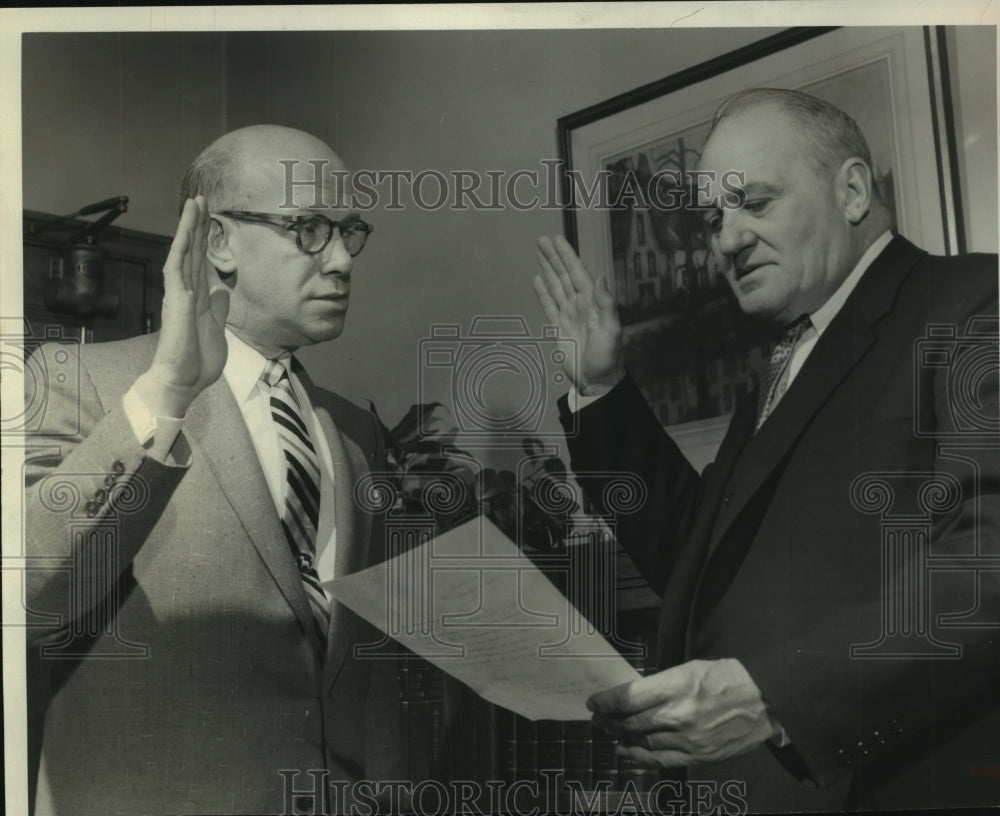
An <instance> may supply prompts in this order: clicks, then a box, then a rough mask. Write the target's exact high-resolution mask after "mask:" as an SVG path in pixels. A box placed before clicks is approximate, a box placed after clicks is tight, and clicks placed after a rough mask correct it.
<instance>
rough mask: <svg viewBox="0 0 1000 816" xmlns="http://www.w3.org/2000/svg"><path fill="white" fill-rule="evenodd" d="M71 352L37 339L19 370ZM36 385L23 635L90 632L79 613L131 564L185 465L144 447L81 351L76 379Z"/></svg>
mask: <svg viewBox="0 0 1000 816" xmlns="http://www.w3.org/2000/svg"><path fill="white" fill-rule="evenodd" d="M78 351H79V349H78V348H77V347H72V346H60V345H46V346H42V347H41V348H39V349H38V350H37V351H36V352H35V355H34V358H33V359H32V360H29V361H28V364H27V365H26V369H30V370H33V371H39V372H45V373H52V372H59V371H61V370H62V369H63V368H64V367H63V366H61V365H60V364H58V363H57V362H56V357H55V355H60V359H65V357H63V355H65V354H76V353H78ZM41 387H42V388H44V392H43V393H42V394H34V395H32V396H33V398H34V399H35V400H36V402H35V403H34V404H36V405H38V406H40V408H39V410H40V411H41V414H42V415H41V418H40V420H39V421H38V422H37V424H36V425H35V426H34V427H33V428H32V431H31V433H30V435H29V438H28V440H27V449H26V453H25V473H24V480H25V487H26V495H25V504H24V508H25V512H24V519H25V521H24V524H25V555H26V556H27V559H28V566H27V568H26V570H25V594H26V606H27V613H28V624H29V626H28V638H29V642H30V641H33V640H35V639H37V638H39V637H42V636H46V635H53V634H56V633H58V632H60V631H62V630H65V629H66V628H67V627H72V626H83V627H84V629H83V630H84V631H88V629H87V627H86V624H85V622H84V621H83V620H81V619H83V618H86V617H87V616H88V615H91V614H93V612H94V609H95V607H97V606H98V605H99V604H100V603H101V602H102V601H103V600H104V599H106V598H107V596H108V594H109V592H110V591H111V590H112V588H113V587H114V584H115V582H116V581H117V580H118V579H119V578H120V577H121V575H122V574H123V573H124V572H125V571H126V570H128V569H129V566H130V564H131V562H132V560H133V558H134V557H135V555H136V553H137V552H138V551H139V549H140V548H141V547H142V545H143V543H144V541H145V539H146V537H147V535H148V534H149V531H150V530H151V529H152V527H153V526H154V525H155V524H156V521H157V519H158V518H159V517H160V514H161V513H162V512H163V508H164V507H165V506H166V503H167V502H168V501H169V499H170V496H171V494H172V493H173V491H174V489H175V488H176V486H177V485H178V484H179V483H180V480H181V478H182V477H183V475H184V473H185V472H186V468H185V467H180V466H171V465H168V464H163V463H161V462H157V461H156V460H155V459H152V458H150V457H149V456H147V455H146V451H145V450H144V448H143V447H142V446H141V445H140V444H139V441H138V440H137V439H136V438H135V434H134V433H133V431H132V428H131V426H130V424H129V422H128V419H127V417H126V416H125V412H124V410H123V408H122V404H121V403H122V399H121V398H122V394H121V393H114V394H106V395H101V394H99V393H98V388H97V387H96V385H95V383H94V380H93V378H92V376H91V372H90V370H89V368H88V355H86V354H84V355H82V356H81V357H80V359H79V377H78V378H76V377H65V376H62V377H60V376H51V377H47V378H46V379H45V380H44V382H43V383H42V386H41ZM27 401H28V400H27V399H26V402H27ZM34 614H37V615H40V616H41V618H34V617H33V615H34Z"/></svg>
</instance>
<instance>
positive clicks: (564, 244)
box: [552, 235, 594, 294]
mask: <svg viewBox="0 0 1000 816" xmlns="http://www.w3.org/2000/svg"><path fill="white" fill-rule="evenodd" d="M552 245H553V247H554V248H555V251H556V255H557V257H558V258H559V266H561V267H562V269H563V270H564V271H565V273H566V277H567V279H569V281H570V283H571V285H572V287H573V290H575V291H577V292H580V293H583V294H586V293H589V292H592V291H593V290H594V276H593V275H591V274H590V270H588V269H587V267H585V266H584V265H583V262H582V261H581V260H580V258H579V256H578V255H577V254H576V252H575V251H574V250H573V247H572V245H571V244H570V242H569V241H567V240H566V239H565V238H563V236H561V235H557V236H556V237H555V240H554V241H553V242H552ZM557 268H558V267H557Z"/></svg>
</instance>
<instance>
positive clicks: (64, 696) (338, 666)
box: [25, 337, 399, 816]
mask: <svg viewBox="0 0 1000 816" xmlns="http://www.w3.org/2000/svg"><path fill="white" fill-rule="evenodd" d="M154 348H155V337H141V338H136V339H133V340H126V341H123V342H120V343H107V344H99V345H92V346H84V347H81V348H80V349H79V352H80V356H79V367H78V372H79V373H78V377H77V376H76V369H75V368H74V366H75V359H76V358H75V357H74V356H73V355H75V353H76V350H74V349H73V348H72V347H59V346H47V347H43V348H42V349H40V350H39V352H37V356H36V359H35V360H34V361H33V370H35V371H41V372H43V373H44V374H45V375H46V377H47V381H46V386H45V387H46V389H47V390H46V391H45V393H44V395H43V396H44V397H45V399H44V404H43V405H42V407H41V409H40V410H43V411H44V416H43V417H42V418H41V422H40V432H39V433H38V434H36V435H34V436H33V437H32V438H31V440H30V445H31V447H30V449H29V450H28V452H27V457H26V458H27V463H26V474H25V482H26V485H27V495H26V502H25V510H26V542H25V544H26V555H27V556H28V560H29V565H30V566H29V568H28V570H27V571H26V576H25V585H26V589H25V593H26V595H25V597H26V605H27V607H28V622H29V630H28V632H29V634H28V640H29V648H28V664H29V689H30V691H29V705H30V708H31V714H32V721H33V725H34V727H33V728H32V729H31V732H32V745H31V746H30V748H31V756H32V760H33V761H32V763H31V765H32V777H33V779H32V782H33V784H36V788H35V796H34V810H35V812H36V813H39V814H43V813H44V814H48V813H71V814H75V815H78V814H90V813H93V814H101V816H105V815H106V814H113V813H121V814H129V815H130V816H132V815H134V814H140V813H179V812H195V813H280V812H292V810H293V808H292V804H294V803H292V798H293V796H292V789H293V788H294V790H295V791H298V792H301V791H303V790H305V791H307V792H309V791H312V790H313V789H314V788H315V780H316V779H322V776H323V773H324V772H328V774H329V779H330V780H331V781H334V780H353V779H361V778H374V779H379V778H385V777H386V776H389V777H390V778H392V777H393V776H395V774H396V769H397V766H396V764H395V763H396V761H397V757H398V751H396V750H395V749H396V748H397V746H398V743H399V740H398V734H396V731H395V729H396V727H397V725H398V716H397V715H396V705H395V694H394V689H393V687H392V686H393V682H394V680H393V676H392V675H393V671H392V667H391V665H390V664H389V663H387V662H385V661H371V660H359V659H356V658H355V657H354V656H353V651H352V649H353V647H355V646H358V645H362V644H365V643H371V642H374V641H377V640H378V639H379V636H378V634H377V633H376V632H375V630H373V629H371V628H370V627H369V626H368V625H367V624H365V623H364V622H362V621H361V620H360V619H359V618H357V617H356V616H355V615H354V614H353V613H351V612H349V611H348V610H347V609H346V608H345V607H343V606H341V605H339V604H337V603H334V604H333V609H332V617H333V620H332V624H331V627H330V631H329V636H328V639H327V641H326V643H320V642H319V638H318V636H317V635H316V633H315V627H314V625H313V619H312V616H311V613H310V608H309V603H308V600H307V598H306V595H305V592H304V590H303V587H302V583H301V580H300V578H299V575H298V572H297V570H296V566H295V563H294V560H293V558H292V555H291V551H290V549H289V545H288V543H287V541H286V539H285V537H284V534H283V532H282V530H281V526H280V523H279V521H278V517H277V514H276V513H275V509H274V504H273V502H272V500H271V498H270V494H269V492H268V489H267V485H266V483H265V479H264V475H263V472H262V470H261V468H260V465H259V462H258V460H257V457H256V454H255V452H254V448H253V444H252V442H251V439H250V437H249V434H248V432H247V429H246V426H245V424H244V422H243V420H242V416H241V414H240V411H239V408H238V406H237V404H236V402H235V400H234V398H233V396H232V394H231V392H230V391H229V388H228V386H227V385H226V383H225V380H224V379H220V380H219V381H218V382H217V383H215V384H214V385H213V386H212V387H210V388H208V389H207V390H206V391H205V392H204V393H202V394H201V395H200V396H199V397H198V398H197V399H196V400H195V402H194V403H193V404H192V405H191V408H190V410H189V411H188V414H187V416H186V418H185V422H184V435H185V438H186V439H187V440H188V441H189V443H190V447H191V456H190V463H189V464H188V465H187V466H178V465H176V464H169V463H168V464H164V463H160V462H157V461H155V460H153V459H151V458H149V457H147V456H146V455H145V451H144V449H143V448H142V447H141V446H140V445H139V443H138V442H137V440H136V439H135V437H134V434H133V433H132V430H131V427H130V425H129V423H128V420H127V418H126V417H125V414H124V411H123V409H122V405H121V401H122V396H123V394H124V393H125V392H126V391H127V390H128V388H129V387H130V386H131V384H132V383H133V382H134V381H135V379H136V377H137V376H138V375H139V374H141V373H142V372H143V371H145V370H146V369H147V368H148V366H149V363H150V361H151V359H152V353H153V350H154ZM67 351H68V352H70V358H69V360H68V362H67V359H66V358H65V356H64V354H65V352H67ZM67 371H69V375H68V376H66V372H67ZM60 375H62V376H60ZM302 380H303V383H304V385H305V387H306V389H307V390H308V391H309V393H310V396H311V399H312V402H313V404H314V405H315V410H316V414H317V416H318V418H319V421H320V423H321V424H322V426H323V427H324V429H325V432H326V437H327V440H328V442H329V446H330V451H331V455H332V458H333V465H334V472H335V495H336V499H335V500H336V505H337V506H336V514H337V540H338V553H337V572H338V574H345V573H349V572H353V571H356V570H358V569H360V568H363V567H364V566H366V565H368V564H371V563H375V562H377V561H379V560H381V559H382V558H383V557H384V552H383V547H384V531H383V527H382V525H381V521H380V519H379V518H378V517H375V516H372V515H370V514H368V513H366V512H364V511H363V510H362V509H360V508H359V507H358V506H356V504H355V501H354V487H355V484H356V482H357V480H358V479H359V478H361V477H362V476H363V475H364V474H366V473H368V472H370V471H377V470H381V469H384V467H385V455H384V447H383V440H382V439H381V436H380V433H379V431H378V429H377V427H376V424H375V423H374V421H373V420H372V417H371V416H370V414H369V413H368V412H366V411H364V410H362V409H360V408H358V407H357V406H355V405H353V404H351V403H349V402H348V401H346V400H344V399H342V398H341V397H338V396H337V395H336V394H333V393H331V392H329V391H326V390H323V389H320V388H317V387H316V386H315V385H313V384H312V383H311V381H309V379H308V378H307V377H305V376H303V377H302ZM36 396H37V395H36ZM175 451H176V448H175ZM320 650H322V651H323V652H325V659H324V660H320V659H319V654H320ZM373 757H374V758H375V760H374V761H373V760H372V758H373ZM309 771H314V772H316V773H315V774H313V775H310V774H308V773H307V772H309ZM296 773H297V776H295V775H294V774H296ZM395 778H398V776H395ZM298 804H299V805H307V804H308V801H305V802H303V801H301V799H300V801H299V802H298ZM343 806H344V803H343V802H342V801H341V802H337V803H335V809H340V808H342V807H343ZM310 812H311V811H310Z"/></svg>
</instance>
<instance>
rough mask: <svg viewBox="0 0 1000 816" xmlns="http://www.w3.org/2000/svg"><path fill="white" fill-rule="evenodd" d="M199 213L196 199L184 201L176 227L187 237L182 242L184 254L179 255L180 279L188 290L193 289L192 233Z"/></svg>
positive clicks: (193, 235) (196, 224)
mask: <svg viewBox="0 0 1000 816" xmlns="http://www.w3.org/2000/svg"><path fill="white" fill-rule="evenodd" d="M200 214H201V213H200V211H199V208H198V202H197V201H195V200H194V199H192V200H191V201H190V206H189V205H188V202H184V213H183V214H182V215H181V223H180V226H179V227H178V229H179V230H181V229H183V230H184V231H185V232H186V233H187V239H186V240H185V242H184V254H183V255H181V257H180V262H181V280H183V281H184V288H185V289H186V290H187V291H189V292H194V291H195V288H194V273H193V271H192V267H191V258H192V256H193V254H194V240H195V234H194V233H195V229H196V227H197V226H198V217H199V216H200Z"/></svg>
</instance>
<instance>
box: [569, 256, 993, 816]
mask: <svg viewBox="0 0 1000 816" xmlns="http://www.w3.org/2000/svg"><path fill="white" fill-rule="evenodd" d="M977 315H984V316H987V318H993V322H992V326H991V328H992V331H993V332H994V333H995V331H996V320H995V318H996V315H997V261H996V258H995V257H994V256H985V255H983V256H966V257H962V258H936V257H931V256H929V255H927V253H925V252H922V251H921V250H919V249H917V248H916V247H914V246H913V245H912V244H910V243H909V242H907V241H906V240H905V239H903V238H899V237H897V238H895V239H894V240H893V241H892V243H891V244H890V245H889V246H888V247H887V248H886V249H885V250H884V251H883V252H882V253H881V255H880V256H879V257H878V258H877V259H876V261H875V262H874V263H873V264H872V266H871V267H870V268H869V269H868V271H867V272H866V273H865V275H864V276H863V278H862V279H861V281H860V282H859V284H858V286H857V288H856V289H855V291H854V292H853V293H852V294H851V296H850V297H849V298H848V300H847V302H846V303H845V305H844V307H843V309H842V310H841V312H840V313H839V314H838V315H837V316H836V317H835V319H834V320H833V322H832V323H831V324H830V326H829V327H828V328H827V330H826V331H825V332H824V334H823V335H822V337H821V338H820V339H819V341H818V342H817V344H816V346H815V348H814V349H813V351H812V353H811V355H810V357H809V358H808V360H807V362H806V364H805V365H804V367H803V369H802V370H801V371H800V372H799V374H798V376H797V377H796V379H795V380H794V381H793V383H792V385H791V386H790V387H789V390H788V391H787V393H786V394H785V396H784V398H783V399H782V401H781V402H780V403H779V404H778V406H777V408H776V409H775V411H774V413H773V414H772V415H771V417H770V418H769V419H768V421H767V422H766V423H765V424H764V426H763V427H762V428H761V430H760V431H759V432H758V433H756V434H753V424H754V413H755V397H756V394H751V395H750V398H749V399H748V400H746V401H744V402H743V404H742V405H740V406H739V407H738V408H737V411H736V413H735V415H734V417H733V419H732V422H731V424H730V427H729V430H728V432H727V434H726V436H725V439H724V441H723V442H722V445H721V447H720V450H719V452H718V455H717V458H716V460H715V462H714V463H712V464H711V465H709V466H708V467H707V468H706V469H705V472H704V474H703V475H702V476H701V477H699V475H698V474H697V473H696V472H695V471H694V470H693V469H692V468H691V467H690V465H689V464H688V463H687V461H686V460H685V459H684V457H683V455H682V454H681V452H680V451H679V449H678V448H677V447H676V445H674V443H673V442H672V441H671V440H670V439H669V438H668V436H667V435H666V433H665V432H664V431H663V429H662V427H661V426H660V424H659V422H658V421H657V420H656V418H655V417H654V415H653V413H652V411H651V410H650V409H649V407H648V405H647V404H646V403H645V401H644V400H643V398H642V396H641V394H640V392H639V390H638V388H637V387H636V385H635V383H634V382H633V381H632V380H631V379H629V378H627V379H626V380H625V381H624V382H622V383H621V384H619V386H617V387H616V388H615V389H614V390H613V391H612V392H610V393H609V394H607V395H605V396H604V397H602V398H601V399H600V400H597V401H596V402H594V403H592V404H590V405H587V406H586V407H584V408H583V409H582V410H581V411H580V413H579V416H578V417H577V418H576V419H577V421H578V423H579V425H578V428H579V432H578V434H577V435H575V436H571V437H570V438H569V440H568V444H569V449H570V454H571V457H572V463H573V468H574V470H576V471H578V472H584V471H617V472H630V473H635V474H638V475H639V476H640V477H641V478H642V479H643V480H644V481H645V484H646V486H647V487H648V500H647V502H646V505H645V506H644V508H643V509H642V510H640V511H639V512H637V513H636V514H634V515H630V516H622V517H621V518H619V519H617V530H618V534H619V540H620V542H621V543H622V544H623V546H624V547H625V548H626V549H627V551H628V552H629V553H630V555H631V556H632V558H633V559H634V560H635V562H636V564H637V565H638V567H639V568H640V570H641V571H642V573H643V575H644V576H645V577H646V579H647V580H648V581H649V583H650V584H651V585H652V587H653V588H654V589H655V590H656V591H657V592H659V593H660V594H661V595H662V598H663V605H662V610H661V616H660V628H659V643H658V645H659V660H660V664H661V666H663V667H667V666H671V665H675V664H678V663H681V662H683V661H685V660H689V659H692V658H718V657H735V658H738V659H739V660H740V661H741V662H742V663H743V665H744V666H745V667H746V668H747V670H748V671H749V672H750V674H751V676H752V677H753V678H754V679H755V681H756V682H757V684H758V686H759V687H760V688H761V690H762V692H763V694H764V696H765V699H766V700H767V702H768V703H769V704H770V706H771V708H772V710H773V711H774V713H775V714H776V716H777V718H778V720H779V721H780V722H781V724H782V725H783V727H784V728H785V730H786V732H787V733H788V735H789V736H790V738H791V740H792V743H793V747H791V748H785V749H780V750H773V749H772V750H773V753H774V755H775V757H777V758H778V759H779V761H780V762H781V763H782V765H783V766H784V767H785V770H784V771H783V770H781V766H779V765H778V764H777V763H776V762H774V761H773V758H772V757H770V756H768V754H767V753H766V752H765V751H763V750H762V751H757V752H754V753H753V754H751V755H749V756H748V757H747V758H746V759H742V760H741V759H737V760H735V761H733V762H732V763H729V764H728V765H726V767H725V770H724V771H722V773H723V775H728V776H730V777H732V778H736V779H743V780H745V782H746V786H747V792H746V795H747V799H748V801H749V803H750V806H751V808H756V809H762V810H783V809H796V810H808V809H839V808H842V807H854V806H857V805H859V804H860V805H862V806H865V807H925V806H929V805H932V804H935V803H937V804H944V803H952V804H961V803H970V804H972V803H979V802H984V801H985V802H993V803H1000V712H998V710H997V706H998V703H1000V692H998V689H1000V627H998V624H1000V571H998V570H996V569H994V570H993V571H983V572H980V573H979V575H978V584H977V576H976V572H974V571H973V570H971V569H967V568H966V569H960V568H961V567H963V565H964V566H965V567H968V562H967V561H966V562H962V561H960V560H955V561H953V562H952V566H954V567H956V569H955V570H952V571H944V570H937V571H935V572H933V573H929V572H928V571H927V570H926V569H925V568H924V567H925V563H924V562H921V561H919V558H920V553H921V548H926V547H928V546H929V554H930V555H932V556H934V557H940V558H942V559H943V558H945V557H947V556H973V555H975V554H976V553H980V554H982V555H992V556H993V557H994V558H996V557H997V556H998V555H1000V448H998V447H997V445H998V430H997V424H996V417H997V416H998V408H997V374H996V372H997V349H996V337H995V335H994V337H993V340H992V346H990V344H989V343H990V341H989V340H987V341H986V344H985V345H984V344H983V342H982V340H980V341H979V343H978V344H976V343H970V342H969V341H962V340H961V339H960V338H961V337H962V336H963V335H964V333H965V332H966V329H967V322H968V319H969V318H970V317H972V316H977ZM936 324H940V325H942V326H944V327H945V328H944V329H942V331H943V332H944V334H943V335H941V336H940V337H937V336H936V337H937V339H931V340H924V341H923V342H921V338H924V337H925V335H926V334H927V332H928V328H929V327H931V326H932V325H936ZM949 327H950V331H951V332H952V335H951V336H950V337H949V336H948V334H947V332H948V331H949ZM976 328H981V326H978V327H976ZM956 334H957V339H956ZM929 347H933V348H932V349H931V350H932V351H933V352H934V353H933V354H931V355H930V356H927V355H925V354H924V349H926V348H929ZM976 349H978V351H976ZM984 349H985V351H984ZM949 355H950V356H949ZM977 355H978V356H977ZM561 410H562V412H563V420H564V424H565V425H566V428H567V430H569V429H570V428H571V427H572V425H571V424H570V421H569V418H568V415H567V413H566V412H567V410H568V409H567V406H566V403H565V401H563V402H562V405H561ZM975 416H978V417H986V418H987V419H985V420H976V419H975V418H974V417H975ZM969 417H973V419H972V420H971V421H968V419H969ZM989 417H992V418H993V419H992V421H990V420H989V419H988V418H989ZM984 422H985V426H986V428H987V430H985V431H984V430H979V431H977V430H976V427H977V423H978V425H979V426H982V425H983V423H984ZM991 422H992V424H991ZM866 474H869V476H866ZM870 474H878V475H877V476H870ZM935 485H938V486H939V487H935ZM852 486H853V487H852ZM595 499H599V491H597V492H596V493H595ZM908 530H909V531H911V532H909V533H908V532H906V531H908ZM921 530H923V532H921ZM928 532H929V544H928V542H927V539H926V538H924V539H922V538H921V536H926V535H927V534H928ZM883 536H885V538H886V540H887V545H886V547H884V546H883ZM907 536H912V537H911V538H907ZM889 539H892V540H891V541H890V540H889ZM908 548H909V549H908ZM884 549H885V552H886V553H887V555H886V557H885V559H884V556H883V550H884ZM901 552H909V553H911V554H912V556H913V557H914V558H917V559H918V566H917V567H916V568H914V570H913V571H912V572H908V571H907V569H908V565H907V564H906V563H905V562H904V561H900V560H898V559H899V558H902V557H903V556H901V555H899V553H901ZM939 563H940V562H939ZM906 575H912V576H916V578H914V580H916V581H918V583H916V584H915V583H912V582H911V581H910V579H908V578H905V576H906ZM928 576H930V577H928ZM928 580H929V581H930V584H929V591H930V595H931V597H930V601H929V604H924V605H921V604H915V605H910V604H908V602H907V600H906V598H907V597H909V596H914V595H919V593H921V592H923V591H924V590H925V589H927V585H926V584H920V583H919V581H928ZM907 593H909V596H908V595H907ZM977 607H978V611H976V613H975V614H974V615H972V616H971V617H969V618H968V619H966V620H965V621H962V620H958V619H955V620H952V621H951V623H956V624H961V623H963V622H964V623H974V624H975V623H978V624H986V625H983V626H981V627H979V628H974V627H970V626H963V627H960V628H947V627H945V626H942V625H941V624H943V623H946V621H944V620H942V616H944V615H952V616H955V615H960V614H962V613H965V612H968V611H969V610H974V609H976V608H977ZM903 608H905V609H911V608H913V609H917V608H922V609H924V610H926V611H925V612H924V613H923V614H924V615H926V618H918V619H916V620H911V619H909V618H905V619H900V618H898V617H892V614H893V613H892V610H896V609H903ZM884 610H889V612H888V614H889V617H888V618H887V619H886V620H883V614H884ZM884 630H885V631H895V632H900V633H904V632H909V633H910V634H911V637H910V639H908V640H907V639H905V638H903V639H900V638H896V639H895V640H894V639H892V638H889V639H888V640H886V641H885V642H884V643H882V645H881V646H880V647H879V649H876V650H871V649H869V650H865V649H861V650H856V651H855V653H854V654H853V656H852V647H854V646H864V645H865V644H871V643H876V642H878V641H879V640H880V638H881V636H882V633H883V631H884ZM925 630H926V634H927V637H924V636H922V633H923V632H924V631H925ZM913 633H917V634H920V635H921V636H920V637H912V634H913ZM935 638H936V639H937V641H939V642H941V643H944V644H957V645H958V646H959V647H960V649H961V656H960V658H959V657H957V656H955V655H954V654H952V655H951V656H949V655H948V653H947V651H948V650H947V649H940V648H938V647H936V646H934V644H933V639H935ZM952 651H954V650H952ZM889 655H894V656H889ZM900 655H908V656H900ZM712 772H713V773H718V772H719V769H712ZM789 772H790V773H789ZM692 776H693V777H698V776H699V772H698V771H693V772H692ZM796 777H798V778H799V779H801V780H805V782H806V785H800V784H799V783H797V782H795V781H794V780H795V778H796ZM816 784H818V785H819V786H821V788H822V789H820V790H816V789H815V787H808V785H813V786H815V785H816Z"/></svg>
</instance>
